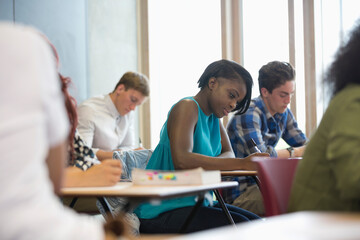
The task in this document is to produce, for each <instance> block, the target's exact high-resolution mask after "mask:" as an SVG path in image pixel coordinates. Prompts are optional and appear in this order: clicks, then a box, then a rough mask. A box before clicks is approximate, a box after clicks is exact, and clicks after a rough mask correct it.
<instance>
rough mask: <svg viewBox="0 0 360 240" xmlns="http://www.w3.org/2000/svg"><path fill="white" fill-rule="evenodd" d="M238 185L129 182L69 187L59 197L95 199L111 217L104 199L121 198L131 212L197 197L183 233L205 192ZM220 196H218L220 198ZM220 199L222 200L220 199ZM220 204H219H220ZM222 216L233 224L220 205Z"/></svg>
mask: <svg viewBox="0 0 360 240" xmlns="http://www.w3.org/2000/svg"><path fill="white" fill-rule="evenodd" d="M237 185H238V183H237V182H235V181H232V182H220V183H214V184H203V185H186V186H170V185H167V186H141V185H133V184H132V183H131V182H119V183H117V184H116V185H115V186H111V187H69V188H62V189H61V195H62V196H63V197H75V198H77V197H97V198H98V200H99V201H100V203H101V204H102V206H103V207H104V209H105V211H107V213H110V214H109V217H111V216H112V215H111V212H110V209H109V206H108V203H107V201H106V198H105V197H122V198H125V199H127V205H126V208H125V211H127V212H132V211H133V210H134V209H135V208H136V207H137V206H138V205H139V204H140V203H143V202H150V203H151V204H154V205H156V204H159V203H160V201H161V200H163V199H168V198H176V197H185V196H191V195H197V196H198V201H197V203H196V205H195V206H194V208H193V210H192V212H191V213H190V215H189V217H188V219H187V220H186V221H185V223H184V225H183V226H182V228H181V232H183V231H184V230H185V229H186V227H187V226H188V224H189V223H190V221H191V218H192V217H193V215H194V214H195V212H196V210H197V208H198V207H199V206H201V204H202V202H203V201H204V196H205V194H206V192H208V191H210V190H215V192H217V190H218V189H223V188H230V187H235V186H237ZM220 197H221V196H219V198H220ZM220 199H222V198H220ZM219 202H220V201H219ZM220 204H221V203H220ZM221 206H222V209H223V211H224V214H226V216H227V218H228V219H229V222H230V223H233V224H234V221H233V219H232V217H231V215H230V213H229V210H228V209H227V207H226V205H225V204H224V203H223V202H222V204H221Z"/></svg>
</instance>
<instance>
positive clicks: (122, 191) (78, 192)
mask: <svg viewBox="0 0 360 240" xmlns="http://www.w3.org/2000/svg"><path fill="white" fill-rule="evenodd" d="M237 185H238V183H237V182H234V181H232V182H221V183H214V184H203V185H187V186H140V185H133V184H132V183H129V182H119V183H117V184H116V185H115V186H111V187H71V188H62V189H61V194H62V196H69V197H80V196H87V197H90V196H93V197H98V196H118V197H133V198H134V197H135V198H136V197H146V198H166V197H176V196H183V195H188V194H189V195H190V194H195V193H198V192H203V191H209V190H213V189H221V188H229V187H235V186H237Z"/></svg>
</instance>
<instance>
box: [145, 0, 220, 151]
mask: <svg viewBox="0 0 360 240" xmlns="http://www.w3.org/2000/svg"><path fill="white" fill-rule="evenodd" d="M148 8H149V65H150V76H149V77H150V97H151V98H150V109H151V145H152V148H154V147H155V146H156V144H157V143H158V141H159V135H160V129H161V127H162V125H163V124H164V122H165V120H166V117H167V113H168V111H169V110H170V107H171V106H172V105H173V104H174V103H176V102H177V101H178V100H180V99H181V98H183V97H187V96H193V95H195V94H196V93H197V92H198V88H197V80H198V79H199V78H200V76H201V74H202V72H203V71H204V69H205V67H206V66H207V65H208V64H210V63H211V62H213V61H216V60H219V59H221V11H220V1H219V0H196V1H194V0H166V1H164V0H149V2H148Z"/></svg>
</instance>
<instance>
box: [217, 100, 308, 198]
mask: <svg viewBox="0 0 360 240" xmlns="http://www.w3.org/2000/svg"><path fill="white" fill-rule="evenodd" d="M227 132H228V135H229V138H230V141H231V146H232V148H233V150H234V153H235V156H236V157H239V158H244V157H246V156H248V155H250V154H251V153H254V152H256V150H255V148H254V146H252V144H251V141H250V140H251V138H252V139H254V141H255V143H256V145H257V147H258V148H259V149H260V151H261V152H267V153H269V154H270V156H272V157H277V152H276V150H275V146H276V144H277V143H278V142H279V140H280V138H282V139H283V140H284V141H285V142H286V143H287V144H289V145H290V146H292V147H299V146H302V145H304V144H305V143H306V142H307V141H308V139H307V138H306V136H305V134H304V133H303V132H302V131H301V130H300V129H299V128H298V124H297V122H296V120H295V118H294V115H293V114H292V112H291V111H290V109H286V111H285V112H284V113H276V114H275V115H274V116H272V115H271V114H270V112H269V111H268V109H267V108H266V105H265V103H264V101H263V99H262V98H261V96H259V97H257V98H254V99H253V100H252V101H251V104H250V106H249V109H248V110H247V112H246V113H244V114H242V115H234V116H233V118H232V119H231V120H230V121H229V123H228V125H227ZM224 180H229V181H230V180H231V181H234V180H237V181H238V182H239V187H238V188H232V189H226V190H225V191H223V194H224V198H225V200H226V202H229V203H231V202H233V200H234V199H235V198H236V197H237V196H239V195H240V194H241V193H242V192H243V191H245V190H246V186H249V185H252V184H255V181H254V180H253V179H252V178H249V177H238V178H228V177H227V178H224Z"/></svg>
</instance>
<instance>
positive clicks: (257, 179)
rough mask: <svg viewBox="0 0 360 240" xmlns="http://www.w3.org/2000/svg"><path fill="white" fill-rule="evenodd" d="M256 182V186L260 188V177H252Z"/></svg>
mask: <svg viewBox="0 0 360 240" xmlns="http://www.w3.org/2000/svg"><path fill="white" fill-rule="evenodd" d="M252 177H253V178H254V180H255V182H256V184H257V185H258V187H260V179H259V177H258V176H252Z"/></svg>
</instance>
